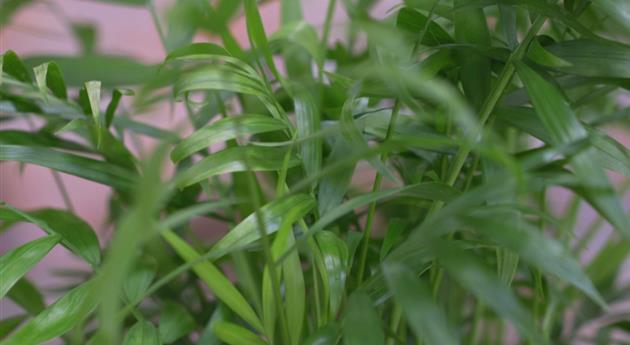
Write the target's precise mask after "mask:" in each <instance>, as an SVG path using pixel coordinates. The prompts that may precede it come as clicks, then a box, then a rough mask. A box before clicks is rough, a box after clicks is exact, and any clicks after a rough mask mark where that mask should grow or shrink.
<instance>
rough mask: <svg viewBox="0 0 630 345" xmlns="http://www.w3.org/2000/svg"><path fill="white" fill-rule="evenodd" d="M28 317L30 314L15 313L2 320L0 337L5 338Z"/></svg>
mask: <svg viewBox="0 0 630 345" xmlns="http://www.w3.org/2000/svg"><path fill="white" fill-rule="evenodd" d="M27 318H28V315H14V316H9V317H7V318H4V319H2V320H0V339H3V338H5V337H6V336H7V335H9V334H10V333H11V332H13V331H14V330H15V329H17V328H18V326H19V325H20V324H21V323H22V322H23V321H24V320H26V319H27Z"/></svg>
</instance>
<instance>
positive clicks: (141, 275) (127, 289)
mask: <svg viewBox="0 0 630 345" xmlns="http://www.w3.org/2000/svg"><path fill="white" fill-rule="evenodd" d="M155 270H156V267H155V263H149V262H146V261H140V262H138V263H137V264H136V267H134V268H132V269H131V272H130V273H129V275H128V276H127V279H126V280H125V282H124V284H123V291H124V293H125V296H127V299H128V300H129V301H136V300H137V299H138V298H140V297H142V296H144V293H145V292H146V291H147V290H148V289H149V286H151V282H152V281H153V278H155Z"/></svg>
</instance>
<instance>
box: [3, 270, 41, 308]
mask: <svg viewBox="0 0 630 345" xmlns="http://www.w3.org/2000/svg"><path fill="white" fill-rule="evenodd" d="M7 297H9V298H10V299H11V300H13V302H15V303H16V304H17V305H19V306H20V307H22V308H23V309H24V310H26V311H27V312H28V313H29V314H31V315H37V314H39V313H40V312H41V311H42V310H44V309H45V308H46V304H45V303H44V297H43V296H42V294H41V293H40V292H39V291H38V290H37V288H36V287H35V286H34V285H33V283H31V282H30V281H29V280H28V279H26V278H25V277H22V279H20V280H18V281H17V283H15V285H13V287H12V288H11V290H9V293H8V294H7Z"/></svg>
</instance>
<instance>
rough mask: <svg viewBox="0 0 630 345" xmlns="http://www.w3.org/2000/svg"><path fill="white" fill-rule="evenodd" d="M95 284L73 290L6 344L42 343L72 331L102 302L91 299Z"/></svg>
mask: <svg viewBox="0 0 630 345" xmlns="http://www.w3.org/2000/svg"><path fill="white" fill-rule="evenodd" d="M93 283H94V281H88V282H86V283H83V284H81V285H79V286H78V287H76V288H74V289H72V290H70V291H69V292H68V293H67V294H65V295H64V296H63V297H61V298H60V299H58V300H57V301H56V302H55V303H54V304H52V305H51V306H49V307H48V308H46V310H44V311H43V312H41V313H40V314H38V315H37V316H36V317H35V318H34V319H31V320H30V321H28V322H27V323H26V324H25V325H24V326H22V327H21V328H20V329H18V330H17V331H16V332H15V333H13V335H11V336H10V337H9V338H8V339H7V340H6V342H3V343H2V344H3V345H39V344H41V343H44V342H46V341H48V340H51V339H54V338H56V337H59V336H61V335H63V334H65V333H67V332H68V331H70V330H71V329H72V328H73V327H75V326H76V325H78V324H80V323H81V322H82V321H83V320H85V318H86V317H87V316H88V315H89V314H90V313H92V311H93V310H94V309H95V308H96V304H97V302H98V301H97V300H96V299H93V298H90V290H91V289H92V287H93V285H94V284H93Z"/></svg>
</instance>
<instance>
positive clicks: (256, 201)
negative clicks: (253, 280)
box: [243, 155, 290, 344]
mask: <svg viewBox="0 0 630 345" xmlns="http://www.w3.org/2000/svg"><path fill="white" fill-rule="evenodd" d="M243 158H244V161H245V165H246V166H247V167H249V166H250V165H249V160H248V158H247V156H246V155H245V156H244V157H243ZM247 186H248V188H249V191H250V193H251V197H252V203H253V206H254V214H255V217H256V223H257V225H258V231H259V233H260V239H261V242H262V247H263V251H264V255H265V259H266V261H267V267H269V275H270V277H271V287H272V289H273V296H274V302H275V305H276V310H277V311H278V315H279V316H280V329H281V331H280V332H281V334H282V340H283V343H284V344H290V337H289V329H288V326H287V325H288V323H287V316H286V314H285V312H284V307H283V304H282V294H281V293H280V283H279V282H278V276H277V275H276V266H275V265H274V260H273V255H272V253H271V243H270V241H269V235H268V234H267V226H266V225H265V221H264V219H263V216H262V214H261V212H260V207H261V205H260V196H259V195H258V188H257V181H256V176H255V175H254V172H253V171H251V170H250V169H248V170H247Z"/></svg>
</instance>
